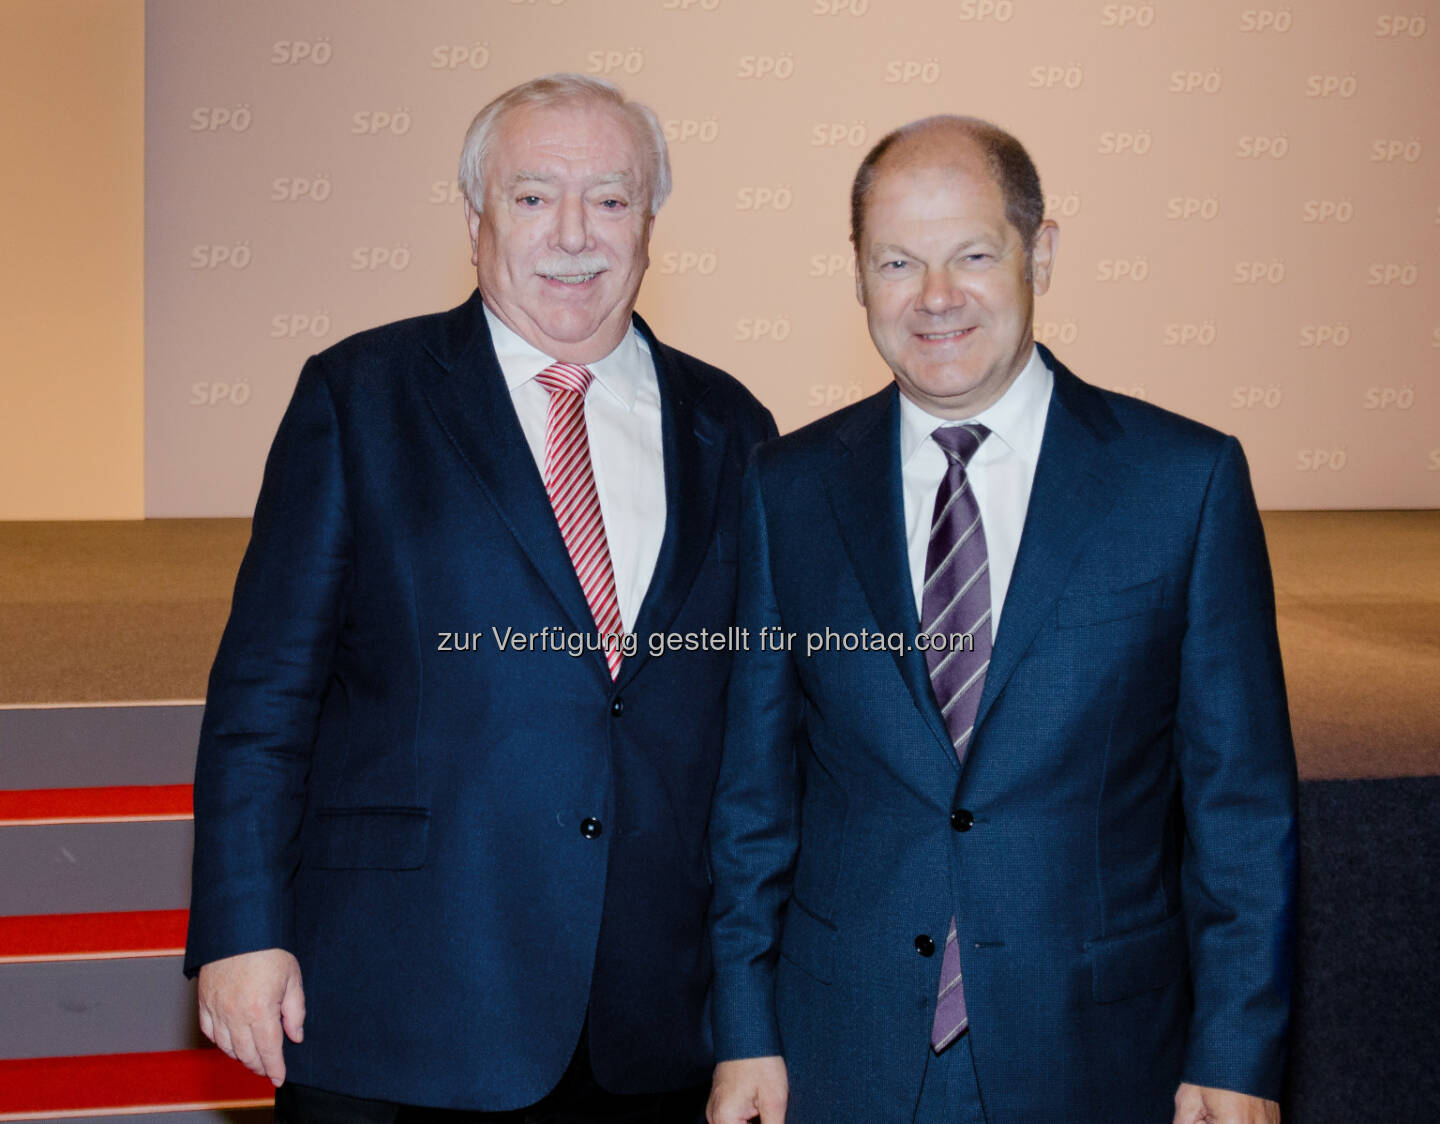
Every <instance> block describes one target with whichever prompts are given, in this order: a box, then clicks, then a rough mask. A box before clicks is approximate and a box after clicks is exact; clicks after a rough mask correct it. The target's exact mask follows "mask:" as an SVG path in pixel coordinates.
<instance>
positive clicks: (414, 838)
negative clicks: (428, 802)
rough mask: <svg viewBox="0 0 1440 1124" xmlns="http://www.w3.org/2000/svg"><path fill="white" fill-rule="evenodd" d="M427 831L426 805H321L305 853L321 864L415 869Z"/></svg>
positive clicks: (321, 867) (419, 863)
mask: <svg viewBox="0 0 1440 1124" xmlns="http://www.w3.org/2000/svg"><path fill="white" fill-rule="evenodd" d="M429 835H430V813H429V811H428V810H426V809H425V808H321V809H319V810H318V811H317V812H316V813H315V819H314V822H313V823H311V825H310V827H309V829H308V831H307V832H306V840H305V854H306V859H307V861H308V864H309V865H310V866H312V867H315V868H317V869H319V870H417V869H419V868H420V867H421V866H424V865H425V850H426V846H427V843H428V840H429Z"/></svg>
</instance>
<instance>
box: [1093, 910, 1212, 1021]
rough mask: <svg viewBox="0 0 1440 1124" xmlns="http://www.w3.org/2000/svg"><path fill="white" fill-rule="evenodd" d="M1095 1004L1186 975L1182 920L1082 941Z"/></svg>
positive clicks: (1139, 991)
mask: <svg viewBox="0 0 1440 1124" xmlns="http://www.w3.org/2000/svg"><path fill="white" fill-rule="evenodd" d="M1085 951H1086V952H1087V953H1089V954H1090V970H1091V974H1092V984H1093V987H1094V992H1095V1002H1096V1003H1114V1002H1116V1001H1117V1000H1120V999H1129V998H1130V997H1131V996H1132V995H1139V994H1141V993H1142V992H1146V991H1154V990H1155V989H1157V988H1161V987H1165V986H1167V985H1169V984H1172V983H1174V982H1175V981H1176V980H1178V979H1179V978H1180V977H1181V976H1183V975H1184V974H1185V972H1186V969H1187V968H1188V967H1189V961H1188V960H1187V959H1186V940H1185V919H1184V918H1183V917H1182V916H1181V915H1180V914H1178V913H1177V914H1175V915H1174V916H1173V917H1167V918H1166V919H1165V920H1164V921H1162V922H1160V924H1158V925H1149V926H1147V927H1145V928H1144V929H1134V930H1131V931H1130V932H1128V933H1121V934H1119V935H1118V936H1114V937H1103V938H1101V939H1099V940H1093V941H1086V942H1085Z"/></svg>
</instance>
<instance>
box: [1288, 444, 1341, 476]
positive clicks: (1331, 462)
mask: <svg viewBox="0 0 1440 1124" xmlns="http://www.w3.org/2000/svg"><path fill="white" fill-rule="evenodd" d="M1349 461H1350V453H1349V452H1348V450H1345V449H1301V450H1300V452H1299V455H1298V456H1297V458H1296V463H1295V467H1296V468H1298V469H1299V470H1300V471H1301V472H1319V471H1320V470H1321V469H1327V468H1328V469H1329V470H1330V471H1331V472H1340V471H1341V470H1343V469H1344V467H1345V466H1346V464H1348V463H1349Z"/></svg>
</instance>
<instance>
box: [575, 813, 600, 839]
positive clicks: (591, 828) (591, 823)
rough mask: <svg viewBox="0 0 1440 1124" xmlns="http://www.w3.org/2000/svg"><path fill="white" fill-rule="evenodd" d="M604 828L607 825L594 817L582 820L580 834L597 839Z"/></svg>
mask: <svg viewBox="0 0 1440 1124" xmlns="http://www.w3.org/2000/svg"><path fill="white" fill-rule="evenodd" d="M604 830H605V825H604V824H602V823H601V822H600V821H599V820H597V819H594V818H593V817H592V818H590V819H584V820H581V821H580V834H581V835H583V836H585V838H586V839H597V838H599V836H600V833H601V832H602V831H604Z"/></svg>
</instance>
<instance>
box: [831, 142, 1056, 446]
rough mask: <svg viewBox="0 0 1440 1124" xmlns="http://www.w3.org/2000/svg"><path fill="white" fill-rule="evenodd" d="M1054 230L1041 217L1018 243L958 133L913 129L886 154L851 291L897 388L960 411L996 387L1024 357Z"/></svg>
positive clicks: (919, 400)
mask: <svg viewBox="0 0 1440 1124" xmlns="http://www.w3.org/2000/svg"><path fill="white" fill-rule="evenodd" d="M1058 234H1059V231H1058V230H1057V229H1056V227H1055V224H1054V223H1053V222H1048V221H1047V222H1045V223H1042V224H1041V226H1040V229H1039V231H1038V232H1037V233H1036V236H1035V245H1034V247H1033V249H1032V250H1031V251H1030V252H1029V253H1027V252H1026V247H1025V245H1024V242H1023V240H1022V238H1021V236H1020V232H1019V231H1018V230H1016V229H1015V227H1014V225H1013V224H1012V223H1011V222H1010V220H1009V219H1008V218H1007V217H1006V215H1005V196H1004V193H1003V192H1002V190H1001V188H1000V185H999V184H998V183H997V182H996V180H995V177H994V176H993V174H992V173H991V171H990V167H989V164H988V162H987V160H986V158H985V156H984V154H983V152H981V150H980V149H979V147H978V146H977V145H976V144H975V143H974V142H973V141H971V140H969V139H968V138H963V137H962V138H957V137H955V136H954V135H953V134H950V135H946V134H942V135H941V136H939V137H916V138H913V139H912V140H910V141H909V142H906V143H904V145H903V147H900V148H898V149H897V150H896V151H894V152H892V153H890V154H887V156H886V157H885V158H884V159H883V162H882V164H881V166H880V168H879V170H878V173H877V175H876V177H875V180H874V183H873V185H872V186H871V188H870V193H869V195H868V197H867V200H866V204H865V222H864V227H863V234H862V236H861V244H860V246H859V247H858V249H857V259H858V260H857V263H856V264H857V275H856V294H857V295H858V297H859V298H860V303H861V304H862V305H864V307H865V313H866V316H867V318H868V320H869V324H870V338H871V339H873V340H874V341H875V347H876V348H877V349H878V350H879V352H880V354H881V355H882V356H883V357H884V359H885V362H886V363H888V364H889V365H890V369H891V370H892V371H893V372H894V373H895V381H896V382H897V383H898V384H899V386H900V390H901V392H902V393H903V394H905V395H906V396H907V397H909V398H910V399H911V400H912V401H914V402H915V403H916V404H918V405H919V406H920V407H921V408H923V409H925V410H927V411H928V412H930V413H932V414H935V415H937V416H939V417H945V418H968V417H973V416H974V415H976V414H978V413H979V412H980V411H981V410H984V409H985V408H986V407H987V406H990V405H991V404H992V403H994V402H995V401H996V400H998V399H999V398H1000V396H1001V395H1002V394H1004V393H1005V390H1006V388H1008V387H1009V385H1010V384H1011V382H1013V381H1014V379H1015V376H1016V375H1018V374H1019V373H1020V371H1021V369H1022V368H1023V367H1024V366H1025V363H1026V361H1027V360H1028V358H1029V355H1030V350H1031V347H1032V346H1033V342H1034V336H1033V332H1032V324H1033V318H1034V308H1035V296H1036V294H1040V293H1044V292H1045V290H1046V289H1048V288H1049V287H1050V270H1051V266H1052V265H1053V263H1054V258H1055V243H1056V239H1057V237H1058Z"/></svg>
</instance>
